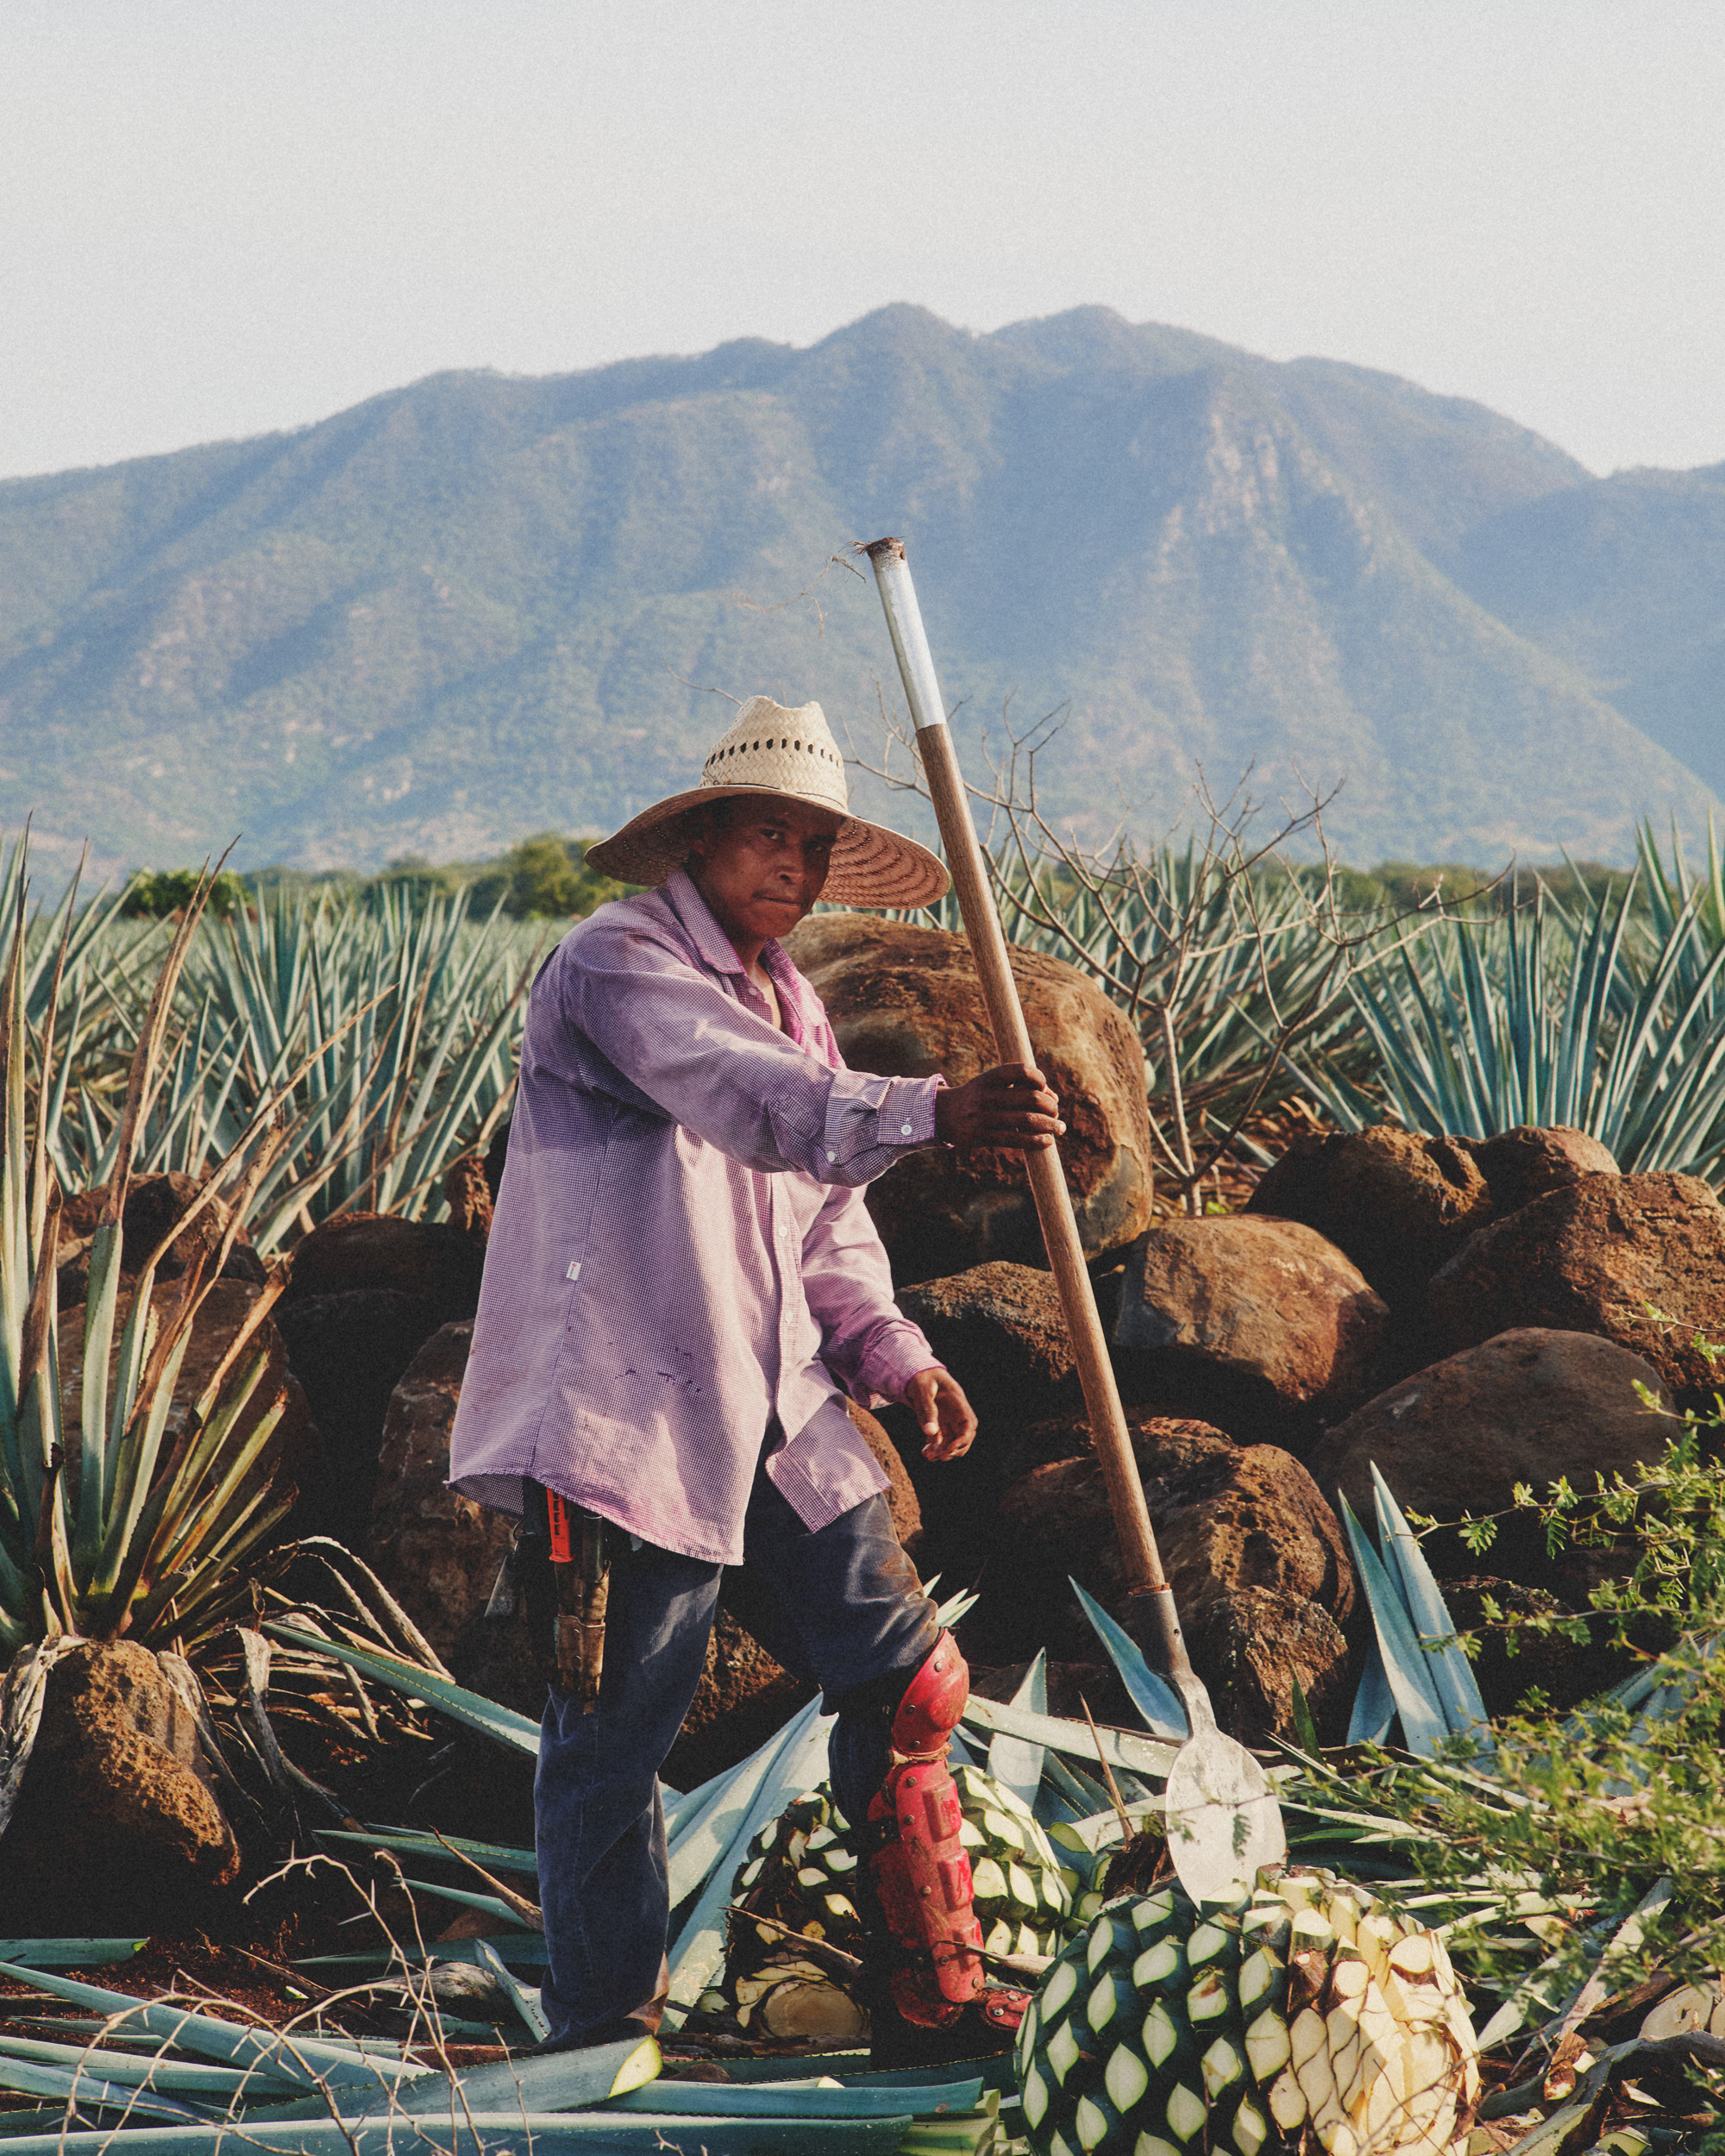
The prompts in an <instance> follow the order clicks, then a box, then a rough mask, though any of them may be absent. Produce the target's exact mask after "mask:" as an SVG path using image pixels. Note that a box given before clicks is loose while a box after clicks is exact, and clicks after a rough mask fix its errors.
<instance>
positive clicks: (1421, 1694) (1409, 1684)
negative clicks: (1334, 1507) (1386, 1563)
mask: <svg viewBox="0 0 1725 2156" xmlns="http://www.w3.org/2000/svg"><path fill="white" fill-rule="evenodd" d="M1338 1501H1339V1505H1340V1507H1341V1514H1342V1524H1343V1526H1345V1527H1346V1529H1347V1536H1348V1542H1349V1545H1350V1546H1351V1547H1352V1551H1353V1561H1354V1565H1355V1567H1356V1569H1357V1570H1358V1573H1359V1576H1360V1580H1361V1582H1362V1583H1363V1584H1364V1589H1365V1599H1366V1601H1367V1604H1368V1605H1369V1607H1370V1608H1371V1621H1372V1625H1373V1626H1374V1628H1375V1630H1376V1632H1377V1649H1378V1652H1379V1653H1380V1655H1381V1656H1382V1657H1383V1670H1384V1675H1385V1677H1387V1678H1388V1680H1389V1689H1390V1691H1391V1693H1392V1694H1393V1695H1394V1696H1395V1700H1396V1713H1397V1714H1399V1715H1400V1716H1401V1717H1402V1738H1403V1739H1404V1741H1405V1742H1406V1744H1407V1746H1408V1751H1409V1752H1414V1753H1416V1754H1417V1755H1418V1756H1419V1757H1420V1758H1427V1759H1428V1758H1431V1756H1432V1755H1433V1752H1436V1751H1437V1750H1438V1748H1439V1746H1440V1745H1441V1744H1442V1743H1443V1741H1444V1739H1445V1738H1446V1737H1447V1736H1448V1735H1449V1733H1450V1729H1449V1723H1448V1721H1447V1720H1446V1717H1445V1714H1444V1710H1443V1705H1442V1702H1440V1700H1439V1698H1438V1695H1437V1690H1436V1688H1435V1686H1434V1685H1433V1683H1432V1676H1431V1672H1430V1670H1428V1669H1427V1667H1426V1663H1427V1656H1426V1655H1425V1653H1424V1652H1423V1651H1421V1646H1420V1642H1419V1640H1418V1639H1417V1638H1416V1636H1415V1631H1414V1627H1413V1626H1412V1624H1411V1623H1410V1622H1409V1620H1408V1611H1407V1607H1406V1605H1405V1604H1404V1603H1403V1601H1402V1595H1401V1590H1400V1589H1399V1588H1398V1587H1397V1585H1396V1583H1395V1581H1393V1580H1392V1579H1391V1578H1390V1576H1389V1573H1388V1572H1386V1571H1385V1570H1384V1569H1383V1563H1382V1561H1381V1560H1380V1559H1379V1557H1378V1555H1377V1551H1375V1550H1374V1549H1373V1548H1372V1546H1371V1542H1370V1541H1369V1540H1368V1539H1367V1537H1366V1534H1365V1531H1364V1528H1363V1527H1362V1526H1360V1524H1359V1522H1358V1520H1357V1519H1355V1517H1354V1514H1353V1507H1352V1506H1351V1505H1350V1504H1349V1503H1348V1501H1347V1499H1346V1497H1344V1496H1341V1495H1340V1494H1339V1493H1338Z"/></svg>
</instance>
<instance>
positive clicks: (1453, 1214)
mask: <svg viewBox="0 0 1725 2156" xmlns="http://www.w3.org/2000/svg"><path fill="white" fill-rule="evenodd" d="M1492 1210H1493V1207H1492V1198H1491V1192H1490V1188H1489V1187H1488V1185H1487V1183H1486V1180H1485V1177H1484V1175H1483V1174H1482V1173H1481V1172H1480V1170H1479V1169H1478V1168H1477V1166H1476V1165H1475V1163H1474V1161H1473V1158H1472V1156H1471V1150H1470V1142H1469V1141H1467V1140H1465V1139H1458V1138H1416V1137H1415V1136H1413V1135H1412V1134H1411V1133H1410V1132H1408V1131H1397V1130H1394V1129H1392V1128H1391V1127H1390V1126H1389V1125H1388V1124H1379V1125H1376V1126H1375V1127H1374V1128H1373V1129H1371V1130H1369V1131H1351V1132H1348V1133H1346V1134H1345V1135H1339V1136H1332V1137H1329V1138H1296V1139H1295V1141H1294V1143H1293V1144H1291V1145H1290V1146H1289V1149H1288V1150H1287V1151H1286V1152H1285V1153H1284V1154H1283V1156H1282V1158H1281V1159H1280V1160H1279V1161H1277V1163H1276V1165H1275V1166H1274V1167H1273V1168H1271V1169H1269V1170H1268V1172H1267V1173H1266V1174H1265V1175H1264V1177H1263V1178H1262V1180H1261V1181H1259V1183H1258V1188H1256V1189H1255V1190H1254V1191H1253V1192H1252V1194H1251V1200H1250V1201H1249V1202H1248V1204H1247V1206H1246V1211H1247V1213H1269V1214H1273V1215H1275V1216H1277V1217H1278V1218H1280V1219H1284V1220H1299V1221H1302V1222H1303V1223H1304V1224H1305V1225H1306V1226H1308V1227H1309V1228H1315V1229H1316V1230H1317V1232H1318V1233H1319V1234H1320V1235H1322V1236H1325V1237H1327V1238H1328V1239H1329V1240H1330V1241H1331V1242H1332V1243H1333V1244H1335V1245H1336V1246H1337V1248H1338V1249H1339V1250H1344V1251H1346V1254H1347V1256H1348V1257H1350V1258H1352V1261H1353V1263H1355V1264H1356V1265H1357V1266H1358V1268H1359V1269H1360V1271H1361V1272H1362V1273H1364V1275H1365V1277H1366V1278H1367V1280H1369V1281H1370V1282H1371V1285H1372V1286H1373V1287H1374V1288H1376V1289H1377V1292H1378V1294H1380V1295H1382V1296H1383V1300H1385V1301H1386V1302H1387V1303H1388V1304H1389V1306H1390V1307H1391V1308H1392V1309H1396V1310H1401V1309H1408V1308H1412V1307H1417V1306H1418V1304H1419V1302H1420V1300H1421V1296H1422V1295H1423V1294H1424V1292H1425V1287H1426V1282H1427V1281H1428V1280H1430V1278H1431V1277H1432V1275H1433V1273H1435V1272H1436V1271H1437V1269H1438V1268H1439V1267H1440V1265H1442V1264H1443V1263H1445V1262H1446V1259H1448V1258H1450V1257H1452V1256H1453V1255H1454V1254H1455V1252H1456V1251H1457V1250H1458V1249H1459V1248H1460V1247H1461V1245H1462V1244H1463V1243H1464V1242H1465V1241H1466V1239H1467V1238H1468V1237H1469V1236H1470V1235H1471V1234H1472V1233H1473V1232H1474V1231H1475V1229H1476V1228H1479V1227H1482V1226H1484V1224H1485V1222H1486V1221H1487V1220H1489V1219H1490V1218H1491V1214H1492Z"/></svg>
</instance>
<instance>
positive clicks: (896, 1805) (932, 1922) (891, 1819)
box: [869, 1633, 983, 2028]
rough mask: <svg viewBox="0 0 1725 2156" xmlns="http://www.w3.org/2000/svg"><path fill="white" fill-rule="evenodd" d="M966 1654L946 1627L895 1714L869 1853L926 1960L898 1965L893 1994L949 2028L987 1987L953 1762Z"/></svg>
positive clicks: (884, 1906)
mask: <svg viewBox="0 0 1725 2156" xmlns="http://www.w3.org/2000/svg"><path fill="white" fill-rule="evenodd" d="M969 1685H970V1673H969V1670H968V1669H967V1668H966V1666H965V1663H964V1658H963V1655H962V1654H960V1653H959V1651H958V1649H957V1645H955V1644H954V1642H953V1641H952V1639H950V1637H949V1636H948V1635H947V1634H945V1633H942V1635H941V1637H940V1639H939V1640H938V1643H937V1644H936V1646H935V1648H934V1651H933V1652H932V1653H931V1655H930V1656H929V1658H928V1659H927V1660H926V1661H925V1663H924V1664H923V1665H922V1667H921V1668H920V1669H919V1670H918V1671H917V1673H916V1675H915V1676H914V1677H913V1678H912V1679H911V1681H910V1683H909V1684H908V1685H907V1686H906V1690H905V1695H904V1697H903V1699H902V1700H901V1701H900V1703H899V1710H898V1713H897V1714H896V1715H895V1716H894V1721H893V1737H892V1742H893V1764H892V1765H891V1767H890V1768H889V1769H888V1773H887V1779H886V1783H885V1785H884V1787H883V1788H882V1789H881V1792H880V1794H879V1796H876V1797H875V1801H874V1802H873V1803H872V1804H871V1805H870V1806H869V1821H870V1822H871V1823H872V1824H873V1825H875V1827H879V1828H881V1830H882V1832H883V1833H884V1836H885V1839H884V1841H883V1844H882V1846H881V1848H880V1849H878V1850H877V1851H876V1852H875V1855H874V1857H873V1858H871V1859H870V1863H869V1869H870V1871H872V1873H873V1875H874V1879H875V1891H876V1892H877V1893H878V1895H879V1896H880V1897H881V1914H882V1915H883V1916H884V1917H885V1919H886V1922H887V1928H888V1931H889V1932H890V1933H891V1934H892V1936H893V1940H894V1944H895V1945H897V1946H901V1947H905V1948H908V1949H909V1950H911V1951H912V1952H914V1953H917V1954H918V1955H919V1958H920V1956H921V1955H923V1954H925V1955H926V1956H927V1957H928V1959H927V1962H926V1964H925V1965H923V1966H919V1967H913V1968H909V1969H900V1970H899V1971H895V1972H894V1977H893V1982H892V1989H893V1996H894V2002H895V2003H896V2004H897V2006H898V2009H899V2011H900V2014H902V2015H904V2017H905V2019H906V2021H919V2022H921V2023H922V2024H924V2026H925V2027H930V2028H940V2027H942V2026H944V2024H945V2023H946V2022H949V2021H952V2020H954V2019H955V2018H956V2016H957V2014H958V2012H959V2009H961V2008H962V2007H963V2006H965V2005H967V2004H968V2003H969V2002H970V2001H971V2000H972V1999H974V1998H975V1997H976V1996H978V1994H979V1993H981V1992H982V1989H983V1983H982V1962H981V1960H980V1959H978V1954H979V1952H980V1949H981V1947H982V1926H981V1925H980V1924H979V1923H978V1922H977V1921H976V1914H975V1909H974V1908H972V1906H971V1883H970V1859H969V1857H968V1856H966V1854H965V1853H964V1846H963V1841H962V1840H961V1839H960V1832H961V1829H962V1828H963V1823H964V1815H963V1811H962V1810H961V1808H960V1807H959V1802H958V1791H957V1787H956V1785H955V1784H954V1783H953V1779H952V1773H951V1770H950V1768H949V1767H948V1765H947V1764H946V1739H947V1737H948V1735H949V1733H950V1731H951V1729H952V1727H953V1725H954V1723H956V1722H957V1720H958V1717H959V1715H960V1714H962V1713H963V1708H964V1702H965V1700H966V1699H967V1698H968V1697H969Z"/></svg>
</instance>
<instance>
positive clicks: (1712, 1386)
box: [1428, 1175, 1725, 1472]
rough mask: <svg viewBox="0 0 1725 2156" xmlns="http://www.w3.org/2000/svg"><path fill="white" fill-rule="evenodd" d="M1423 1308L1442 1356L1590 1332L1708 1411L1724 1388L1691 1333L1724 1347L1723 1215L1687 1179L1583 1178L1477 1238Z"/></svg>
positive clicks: (1681, 1399)
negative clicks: (1515, 1340) (1526, 1332)
mask: <svg viewBox="0 0 1725 2156" xmlns="http://www.w3.org/2000/svg"><path fill="white" fill-rule="evenodd" d="M1428 1307H1429V1310H1430V1313H1431V1324H1432V1328H1433V1335H1434V1337H1435V1338H1436V1340H1437V1343H1438V1344H1439V1346H1440V1349H1442V1350H1444V1351H1449V1352H1456V1351H1459V1350H1461V1349H1463V1348H1468V1347H1477V1346H1478V1345H1479V1344H1481V1343H1482V1342H1484V1341H1486V1340H1489V1339H1491V1338H1494V1337H1495V1336H1496V1334H1498V1333H1500V1332H1510V1331H1512V1330H1515V1329H1519V1328H1521V1327H1526V1326H1534V1327H1539V1328H1543V1329H1547V1330H1551V1331H1555V1332H1593V1333H1597V1334H1598V1335H1600V1337H1601V1338H1604V1339H1607V1340H1615V1341H1616V1342H1617V1343H1618V1344H1619V1345H1620V1346H1622V1347H1626V1348H1628V1349H1629V1350H1630V1351H1632V1353H1634V1354H1635V1355H1639V1356H1641V1357H1645V1359H1646V1360H1647V1362H1648V1363H1651V1364H1652V1365H1653V1369H1654V1370H1655V1371H1657V1373H1658V1375H1659V1382H1661V1383H1662V1384H1664V1385H1665V1387H1666V1388H1668V1389H1669V1390H1670V1392H1671V1393H1672V1395H1674V1397H1675V1398H1676V1400H1677V1402H1678V1406H1679V1407H1690V1406H1693V1407H1704V1406H1705V1404H1706V1402H1707V1401H1708V1400H1709V1398H1710V1396H1711V1395H1712V1394H1713V1392H1714V1391H1715V1390H1716V1388H1717V1387H1718V1385H1719V1382H1720V1380H1719V1376H1718V1373H1717V1371H1716V1369H1715V1368H1714V1366H1713V1364H1712V1363H1711V1362H1710V1361H1709V1357H1708V1355H1707V1353H1706V1351H1705V1350H1704V1348H1703V1347H1702V1346H1698V1345H1697V1334H1699V1335H1700V1336H1701V1337H1702V1338H1703V1340H1704V1341H1707V1342H1725V1209H1722V1207H1721V1206H1720V1203H1719V1200H1717V1199H1716V1197H1715V1196H1714V1194H1713V1193H1712V1192H1711V1191H1710V1190H1709V1188H1708V1187H1707V1185H1706V1184H1705V1183H1704V1182H1703V1181H1700V1180H1699V1178H1698V1177H1697V1176H1694V1175H1584V1176H1583V1177H1582V1179H1581V1180H1580V1181H1578V1182H1573V1183H1568V1184H1565V1185H1562V1186H1560V1187H1559V1188H1557V1189H1555V1190H1550V1191H1547V1192H1546V1195H1545V1196H1544V1197H1542V1198H1536V1199H1535V1200H1534V1201H1533V1203H1532V1204H1531V1205H1527V1206H1522V1208H1521V1211H1520V1212H1519V1213H1511V1214H1509V1216H1508V1217H1507V1218H1506V1219H1501V1220H1496V1221H1494V1222H1493V1223H1492V1224H1491V1225H1490V1227H1487V1228H1485V1229H1484V1230H1482V1232H1480V1233H1479V1234H1478V1235H1477V1236H1476V1237H1475V1238H1473V1240H1472V1241H1471V1243H1469V1244H1467V1246H1466V1247H1465V1249H1464V1250H1459V1251H1458V1252H1457V1254H1456V1256H1455V1257H1453V1258H1452V1259H1451V1260H1450V1262H1449V1263H1447V1264H1446V1265H1445V1266H1444V1268H1443V1269H1442V1270H1441V1271H1440V1272H1439V1273H1438V1274H1437V1275H1435V1277H1434V1278H1433V1281H1432V1283H1431V1288H1430V1292H1429V1297H1428ZM1559 1471H1561V1470H1555V1469H1554V1470H1553V1472H1559Z"/></svg>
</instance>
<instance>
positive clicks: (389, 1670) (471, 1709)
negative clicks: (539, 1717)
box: [263, 1619, 539, 1759]
mask: <svg viewBox="0 0 1725 2156" xmlns="http://www.w3.org/2000/svg"><path fill="white" fill-rule="evenodd" d="M263 1629H264V1630H265V1631H266V1632H267V1633H269V1634H270V1636H271V1638H272V1639H280V1640H283V1641H285V1643H286V1645H289V1646H292V1647H299V1648H302V1649H303V1650H304V1651H305V1652H306V1653H308V1654H321V1655H327V1656H328V1657H329V1659H330V1660H331V1661H332V1662H345V1663H346V1664H348V1667H349V1668H350V1669H354V1670H359V1671H360V1673H361V1676H363V1677H373V1678H375V1679H376V1681H377V1682H378V1683H380V1684H387V1685H389V1686H390V1687H391V1688H392V1689H393V1690H395V1691H398V1692H405V1693H406V1694H407V1695H408V1696H409V1697H410V1698H411V1699H422V1700H423V1701H424V1702H425V1703H426V1705H427V1706H428V1707H435V1708H436V1709H437V1710H438V1712H439V1713H440V1714H447V1715H448V1716H449V1719H450V1720H451V1721H457V1722H461V1723H463V1724H464V1725H465V1726H466V1727H467V1728H469V1729H476V1730H477V1731H478V1732H479V1733H480V1735H481V1736H482V1737H490V1738H492V1739H494V1740H495V1741H496V1742H497V1743H499V1744H500V1745H505V1746H507V1748H508V1749H509V1750H510V1751H511V1752H523V1753H524V1754H525V1755H526V1757H527V1758H530V1759H536V1758H538V1757H539V1725H538V1723H537V1722H530V1721H529V1720H528V1719H527V1717H526V1715H525V1714H517V1713H516V1712H515V1711H514V1709H513V1708H508V1707H504V1706H501V1705H499V1702H497V1701H496V1700H493V1699H486V1696H485V1695H484V1694H483V1693H482V1692H470V1691H469V1690H468V1689H467V1687H466V1685H464V1684H452V1683H450V1682H449V1679H448V1678H447V1677H434V1676H433V1675H432V1673H431V1672H430V1670H421V1669H417V1668H416V1667H415V1666H414V1664H412V1663H411V1662H402V1661H398V1659H397V1658H395V1656H393V1655H388V1654H382V1653H378V1652H374V1651H373V1650H372V1649H370V1648H368V1647H355V1646H350V1645H348V1642H347V1641H346V1640H345V1639H323V1638H321V1637H320V1636H319V1635H318V1634H317V1633H312V1632H308V1631H306V1629H305V1627H304V1626H303V1625H285V1624H282V1623H280V1622H279V1621H278V1620H274V1619H270V1620H267V1621H266V1623H265V1625H264V1627H263Z"/></svg>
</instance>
